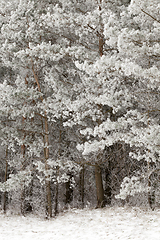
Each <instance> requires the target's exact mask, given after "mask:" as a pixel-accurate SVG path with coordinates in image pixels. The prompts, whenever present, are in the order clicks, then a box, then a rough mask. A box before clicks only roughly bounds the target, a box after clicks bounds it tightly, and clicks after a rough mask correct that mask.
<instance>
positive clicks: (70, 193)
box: [65, 173, 73, 205]
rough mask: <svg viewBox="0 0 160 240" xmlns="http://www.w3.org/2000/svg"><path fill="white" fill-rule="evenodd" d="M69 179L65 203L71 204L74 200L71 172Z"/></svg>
mask: <svg viewBox="0 0 160 240" xmlns="http://www.w3.org/2000/svg"><path fill="white" fill-rule="evenodd" d="M68 176H69V179H68V182H66V184H65V185H66V194H65V197H66V199H65V204H66V205H67V204H70V203H71V202H72V201H73V188H72V186H71V179H72V177H73V175H72V174H71V173H69V174H68Z"/></svg>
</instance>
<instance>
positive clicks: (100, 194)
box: [95, 164, 105, 208]
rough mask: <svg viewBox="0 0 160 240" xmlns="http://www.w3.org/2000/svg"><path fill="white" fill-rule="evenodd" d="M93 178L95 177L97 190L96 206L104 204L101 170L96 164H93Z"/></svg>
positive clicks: (100, 206)
mask: <svg viewBox="0 0 160 240" xmlns="http://www.w3.org/2000/svg"><path fill="white" fill-rule="evenodd" d="M95 179H96V191H97V208H102V207H104V206H105V199H104V189H103V182H102V171H101V168H100V166H99V165H98V164H96V165H95Z"/></svg>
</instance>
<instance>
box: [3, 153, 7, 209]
mask: <svg viewBox="0 0 160 240" xmlns="http://www.w3.org/2000/svg"><path fill="white" fill-rule="evenodd" d="M7 157H8V149H7V150H6V168H5V176H4V181H5V182H6V181H7V176H8V162H7ZM6 206H7V192H6V191H5V192H4V193H3V211H4V213H6Z"/></svg>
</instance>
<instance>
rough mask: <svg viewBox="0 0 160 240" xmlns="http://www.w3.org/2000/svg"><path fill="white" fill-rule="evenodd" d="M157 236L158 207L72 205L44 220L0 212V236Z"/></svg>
mask: <svg viewBox="0 0 160 240" xmlns="http://www.w3.org/2000/svg"><path fill="white" fill-rule="evenodd" d="M11 239H12V240H22V239H23V240H29V239H31V240H80V239H81V240H82V239H83V240H117V239H121V240H126V239H135V240H160V210H156V211H154V212H152V211H150V210H142V209H140V208H129V207H124V208H122V207H116V208H115V207H113V208H104V209H93V210H89V209H83V210H79V209H78V210H77V209H73V210H70V211H68V212H65V213H61V214H60V215H59V216H57V217H56V218H53V219H51V220H44V219H42V218H40V217H36V216H34V215H28V216H26V217H22V216H13V215H4V214H0V240H11Z"/></svg>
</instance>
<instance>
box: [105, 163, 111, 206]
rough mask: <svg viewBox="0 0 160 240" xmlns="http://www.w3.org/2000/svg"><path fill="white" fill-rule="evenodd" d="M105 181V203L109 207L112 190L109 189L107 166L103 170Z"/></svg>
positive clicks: (109, 178)
mask: <svg viewBox="0 0 160 240" xmlns="http://www.w3.org/2000/svg"><path fill="white" fill-rule="evenodd" d="M109 165H110V164H109ZM105 181H106V186H105V203H106V204H107V205H110V204H111V200H112V188H111V169H110V167H109V166H108V167H107V168H106V169H105Z"/></svg>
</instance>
